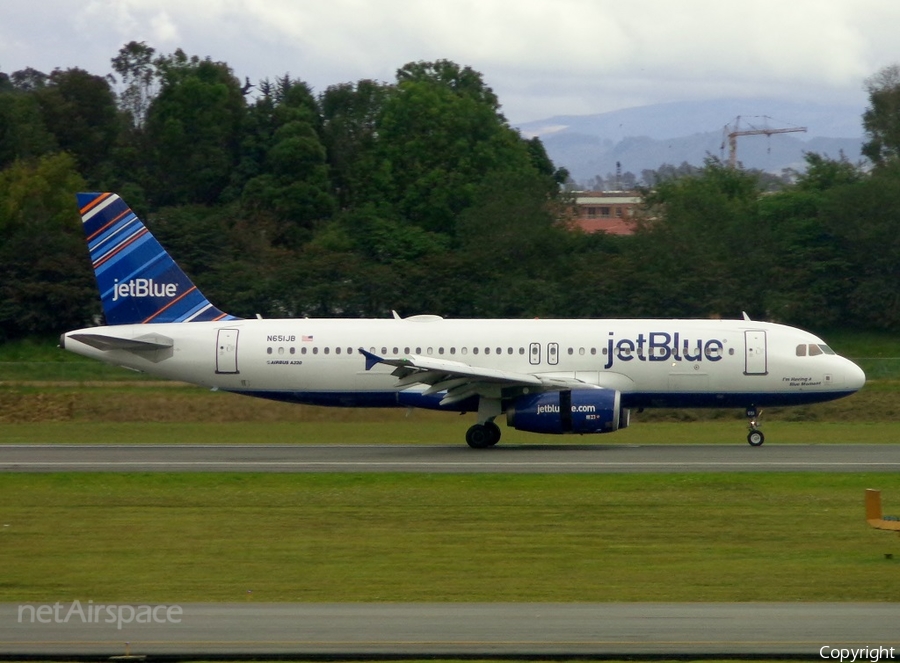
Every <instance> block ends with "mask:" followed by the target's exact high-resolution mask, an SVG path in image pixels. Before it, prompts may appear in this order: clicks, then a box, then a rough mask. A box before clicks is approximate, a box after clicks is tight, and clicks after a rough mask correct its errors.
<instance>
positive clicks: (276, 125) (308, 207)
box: [241, 76, 335, 247]
mask: <svg viewBox="0 0 900 663" xmlns="http://www.w3.org/2000/svg"><path fill="white" fill-rule="evenodd" d="M261 87H262V89H263V90H264V94H263V96H262V97H261V98H260V99H258V100H257V102H256V104H255V105H254V106H253V107H252V108H250V110H249V112H248V122H249V124H250V125H251V126H252V127H253V132H252V134H251V135H250V137H249V138H248V140H247V141H245V143H244V144H243V158H242V160H241V171H242V172H244V173H251V172H253V173H256V174H255V176H254V177H252V178H250V179H249V180H248V181H247V182H246V184H245V185H244V186H243V191H242V194H241V201H242V203H243V205H244V206H245V207H247V208H249V209H251V210H254V211H263V212H268V213H271V214H273V215H274V218H275V219H276V220H277V221H278V222H279V223H280V232H279V238H278V240H279V243H281V244H283V245H285V246H291V247H299V246H300V245H301V244H302V243H303V242H304V241H308V240H309V239H310V237H311V233H312V231H313V230H314V228H315V227H316V225H317V224H318V223H319V222H321V221H323V220H325V219H328V218H330V217H331V215H332V214H333V213H334V210H335V202H334V198H333V197H332V195H331V192H330V180H329V169H328V163H327V158H326V151H325V147H324V145H322V142H321V140H320V138H319V133H318V131H317V128H318V126H319V125H320V120H319V116H318V112H317V110H318V108H317V105H316V102H315V99H314V98H313V96H312V93H311V91H310V89H309V86H308V85H306V84H305V83H303V82H302V81H295V80H291V79H290V78H289V77H287V76H285V77H284V78H282V79H280V80H279V82H278V86H277V88H275V89H274V90H272V88H271V87H270V86H269V85H268V84H264V85H262V86H261Z"/></svg>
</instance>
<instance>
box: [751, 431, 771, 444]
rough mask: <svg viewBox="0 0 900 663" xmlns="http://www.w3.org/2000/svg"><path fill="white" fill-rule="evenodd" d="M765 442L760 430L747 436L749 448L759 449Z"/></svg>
mask: <svg viewBox="0 0 900 663" xmlns="http://www.w3.org/2000/svg"><path fill="white" fill-rule="evenodd" d="M765 441H766V436H765V435H763V434H762V431H761V430H751V431H750V433H749V434H748V435H747V442H749V443H750V446H751V447H761V446H762V443H763V442H765Z"/></svg>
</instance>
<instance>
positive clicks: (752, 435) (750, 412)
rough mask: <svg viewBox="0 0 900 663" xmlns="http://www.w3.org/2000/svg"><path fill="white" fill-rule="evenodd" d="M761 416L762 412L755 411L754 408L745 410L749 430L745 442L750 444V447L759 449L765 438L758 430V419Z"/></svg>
mask: <svg viewBox="0 0 900 663" xmlns="http://www.w3.org/2000/svg"><path fill="white" fill-rule="evenodd" d="M761 416H762V410H757V409H756V407H754V406H750V407H748V408H747V419H749V422H748V426H749V428H750V432H749V433H747V442H749V443H750V446H751V447H761V446H762V443H763V442H765V441H766V436H765V435H763V432H762V431H761V430H759V418H760V417H761Z"/></svg>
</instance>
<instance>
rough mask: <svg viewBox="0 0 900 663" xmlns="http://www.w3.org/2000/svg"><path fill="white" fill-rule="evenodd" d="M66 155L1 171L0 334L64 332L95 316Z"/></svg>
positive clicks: (76, 181)
mask: <svg viewBox="0 0 900 663" xmlns="http://www.w3.org/2000/svg"><path fill="white" fill-rule="evenodd" d="M83 188H84V180H83V179H82V178H81V177H80V176H79V175H78V173H77V172H76V170H75V162H74V160H73V159H72V157H70V156H68V155H66V154H56V155H52V156H46V157H43V158H41V159H39V160H36V161H28V162H25V161H17V162H16V163H15V164H13V166H11V167H10V168H7V169H6V170H4V171H2V172H0V200H2V201H3V205H2V206H0V336H5V337H6V338H16V337H20V336H25V335H28V334H47V333H51V332H55V333H59V332H60V331H63V330H65V329H71V328H73V327H80V326H83V325H85V324H87V323H88V322H89V321H90V318H91V315H92V314H93V313H95V312H96V311H97V310H99V309H98V306H97V295H96V286H95V285H94V279H93V275H92V273H91V270H90V260H89V257H88V251H87V247H86V245H85V242H84V236H83V234H82V231H81V221H80V219H79V218H78V213H77V210H76V208H75V203H74V200H75V192H76V191H79V190H82V189H83Z"/></svg>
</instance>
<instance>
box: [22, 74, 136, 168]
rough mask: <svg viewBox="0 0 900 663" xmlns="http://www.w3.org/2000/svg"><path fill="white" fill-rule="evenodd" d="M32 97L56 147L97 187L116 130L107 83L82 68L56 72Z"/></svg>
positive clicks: (117, 132) (106, 165)
mask: <svg viewBox="0 0 900 663" xmlns="http://www.w3.org/2000/svg"><path fill="white" fill-rule="evenodd" d="M34 95H35V98H36V100H37V103H38V105H39V106H40V109H41V115H42V116H43V118H44V124H45V126H46V127H47V129H48V130H49V131H50V133H52V134H53V136H54V137H55V138H56V143H57V145H58V146H59V148H60V149H61V150H63V151H66V152H69V153H70V154H72V155H73V156H74V157H75V159H76V161H77V163H78V169H79V172H81V173H82V174H83V175H84V176H85V177H86V178H87V180H88V182H89V184H90V185H91V186H97V185H98V184H99V183H100V182H101V180H102V179H103V172H104V171H105V170H107V169H108V165H109V164H108V163H107V162H108V160H109V156H110V153H111V148H112V146H113V145H114V144H115V142H116V138H117V136H118V134H119V129H120V125H119V121H118V120H119V118H118V111H117V110H116V102H115V95H114V94H113V91H112V89H111V88H110V86H109V82H108V81H107V80H106V79H105V78H103V77H101V76H94V75H93V74H89V73H88V72H86V71H85V70H83V69H77V68H76V69H67V70H65V71H61V70H59V69H57V70H55V71H54V72H53V73H52V74H50V78H49V80H48V82H47V84H46V85H45V86H44V87H42V88H40V89H39V90H37V91H35V92H34Z"/></svg>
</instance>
